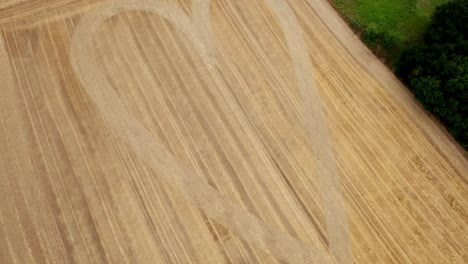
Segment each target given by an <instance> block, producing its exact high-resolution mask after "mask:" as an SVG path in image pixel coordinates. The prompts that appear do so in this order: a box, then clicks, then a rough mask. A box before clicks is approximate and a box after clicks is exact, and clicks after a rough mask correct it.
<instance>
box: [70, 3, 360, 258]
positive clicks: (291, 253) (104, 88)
mask: <svg viewBox="0 0 468 264" xmlns="http://www.w3.org/2000/svg"><path fill="white" fill-rule="evenodd" d="M266 2H267V4H268V5H269V7H270V8H271V10H272V11H273V13H274V14H275V15H276V16H277V17H278V21H279V23H280V25H281V27H282V29H283V31H284V34H285V37H286V39H287V44H288V48H289V53H290V55H291V58H292V61H293V64H294V67H295V68H294V70H295V72H296V77H297V80H298V86H299V88H300V91H301V93H302V98H303V100H304V111H305V112H304V116H305V120H304V122H305V123H306V127H307V130H308V134H309V139H310V142H311V143H312V147H313V149H314V155H315V158H316V164H317V174H318V179H319V186H320V192H321V197H322V201H323V208H324V212H325V220H326V225H327V237H328V241H329V245H328V246H329V248H330V252H331V256H330V255H329V254H328V253H327V252H323V251H320V250H317V249H314V248H312V247H311V246H309V245H307V244H305V243H303V242H302V241H300V240H298V239H296V238H294V237H292V236H290V235H289V234H286V233H284V232H281V231H279V230H278V229H275V228H274V227H271V226H268V225H267V224H265V223H264V222H262V221H261V220H260V219H258V218H257V217H256V216H254V215H253V214H252V213H250V212H248V211H247V210H245V209H243V208H242V207H241V206H240V205H237V204H235V203H233V202H232V201H231V200H229V199H228V198H226V197H224V196H223V195H221V194H220V193H219V192H218V191H217V190H216V189H214V188H213V187H211V186H210V185H208V184H207V183H205V182H204V181H203V180H202V179H199V178H197V177H194V176H193V174H191V173H190V172H189V171H188V170H187V169H186V168H184V167H183V166H182V165H181V164H180V163H179V162H178V161H177V160H176V158H175V157H174V156H173V155H172V153H171V152H170V151H169V150H168V149H167V148H166V147H165V146H164V144H162V143H160V142H158V139H157V138H155V137H154V136H153V135H152V134H151V133H150V132H149V131H148V130H147V129H146V128H145V127H144V126H143V125H142V124H141V123H140V122H139V121H138V120H137V119H136V118H135V117H134V116H133V115H132V114H130V113H129V111H127V110H126V106H125V104H124V103H123V101H122V100H121V99H120V97H119V96H118V95H117V93H116V92H115V90H114V89H113V88H112V86H111V84H110V83H109V82H108V81H107V79H106V78H105V77H104V75H103V74H102V73H100V72H99V67H98V65H97V63H96V61H95V60H93V54H92V52H91V51H92V40H93V37H94V34H95V33H96V31H97V29H98V28H99V26H100V25H101V24H102V23H103V22H104V21H105V20H106V19H108V18H110V17H112V16H114V15H116V14H119V13H120V12H123V11H128V10H137V11H138V10H139V11H149V12H152V13H156V14H158V15H160V16H161V17H163V18H165V19H167V20H168V21H170V22H171V23H173V24H174V25H175V26H176V27H177V28H178V29H179V30H181V31H182V32H184V33H185V34H186V36H187V38H189V39H190V40H191V41H192V43H193V44H194V46H195V47H196V48H197V49H198V51H199V52H200V55H201V58H202V59H203V61H204V63H205V65H206V67H207V69H208V72H209V73H210V74H211V76H212V77H213V80H214V81H215V83H217V84H219V85H218V86H219V89H220V92H221V93H222V94H223V95H224V96H225V97H232V94H230V92H229V91H228V90H225V89H224V88H222V87H223V85H221V83H222V80H221V78H220V76H219V75H218V72H217V71H216V70H215V69H214V68H215V67H214V66H215V65H216V58H215V54H214V50H215V42H214V39H213V33H212V32H211V27H210V19H209V4H210V1H209V0H194V1H193V6H192V16H193V19H190V18H189V17H188V16H187V15H186V13H184V12H183V11H182V10H181V9H179V8H178V7H177V6H176V5H173V4H166V3H163V2H159V1H149V0H140V1H137V0H132V1H125V0H117V1H110V2H109V3H107V4H106V5H104V6H101V7H100V8H98V9H95V10H93V11H91V12H90V13H88V14H87V15H86V16H85V17H83V18H82V19H81V21H80V23H79V25H78V27H77V29H76V31H75V33H74V35H73V39H72V46H71V62H72V65H73V68H74V71H75V73H76V75H77V77H78V79H79V80H80V81H81V83H82V86H83V87H84V88H85V90H86V91H87V92H88V94H89V95H90V96H91V97H92V99H93V100H94V102H95V103H96V105H97V107H98V109H99V111H100V113H101V114H102V115H103V117H104V118H105V120H106V121H107V123H108V124H109V125H110V127H111V128H112V129H113V131H114V132H115V133H116V134H117V135H118V136H120V137H121V138H122V139H123V140H124V141H125V142H126V143H127V144H128V145H129V146H130V147H131V149H132V150H133V151H134V152H135V154H136V155H137V156H138V157H139V158H140V159H141V160H143V161H145V162H146V163H147V165H148V166H150V167H151V168H152V169H153V170H154V171H155V172H157V174H158V175H159V176H160V177H161V179H162V180H163V182H164V183H166V184H168V185H170V186H171V187H173V188H174V189H175V190H176V191H178V192H180V193H181V194H182V195H183V196H184V197H185V198H186V199H187V200H188V201H190V202H191V203H192V204H194V205H195V206H196V207H198V208H199V209H201V210H202V211H203V212H204V213H205V214H206V215H207V216H209V217H210V218H212V219H214V220H215V221H217V222H218V223H220V224H222V225H223V226H225V227H226V228H228V229H229V230H231V231H232V232H233V233H234V234H235V235H237V236H239V237H241V238H243V239H245V240H246V241H248V242H249V243H252V244H253V245H255V246H256V247H258V248H259V249H262V250H264V251H266V252H268V253H270V254H272V255H274V256H276V257H277V258H278V259H280V260H283V261H286V262H289V263H311V262H315V261H316V262H319V263H325V262H330V261H331V257H334V258H336V259H338V260H339V262H340V263H349V262H351V261H352V255H351V245H350V241H349V234H348V228H347V216H346V213H345V210H344V208H343V206H342V198H341V194H340V189H339V178H338V176H337V169H336V161H335V159H334V155H333V151H332V147H331V144H330V139H329V136H328V130H327V125H326V121H325V118H324V114H323V109H322V106H321V102H320V100H319V94H318V91H317V89H316V87H315V86H316V85H315V81H314V79H313V76H312V73H311V72H310V69H311V65H310V62H309V60H308V54H307V52H306V49H305V43H304V40H303V38H302V32H301V29H300V27H299V24H298V22H297V21H296V18H295V16H294V14H293V11H292V10H291V9H290V8H289V6H288V5H287V4H286V3H285V2H284V0H267V1H266ZM230 101H231V102H235V100H230ZM231 107H232V108H236V107H237V108H238V107H239V106H238V105H235V104H234V105H232V106H231ZM238 112H239V113H242V111H238ZM244 118H245V117H244Z"/></svg>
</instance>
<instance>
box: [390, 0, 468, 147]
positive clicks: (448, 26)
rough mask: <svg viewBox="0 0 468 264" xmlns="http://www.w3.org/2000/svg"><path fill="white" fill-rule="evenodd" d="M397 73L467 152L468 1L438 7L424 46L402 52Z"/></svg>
mask: <svg viewBox="0 0 468 264" xmlns="http://www.w3.org/2000/svg"><path fill="white" fill-rule="evenodd" d="M395 69H396V71H397V74H398V75H399V76H400V78H401V79H402V80H403V81H404V82H405V83H406V84H407V85H408V86H409V87H410V89H411V90H412V91H413V93H414V95H415V97H416V99H418V100H419V101H420V102H421V103H422V104H423V105H424V107H425V108H426V109H427V110H429V111H430V112H432V113H433V114H434V115H435V116H436V117H438V118H439V119H440V120H441V122H442V123H444V125H445V126H446V127H447V129H448V131H449V132H450V133H452V135H453V136H454V137H455V138H456V139H457V140H459V142H460V143H461V145H462V146H463V147H464V148H465V149H468V1H466V0H454V1H451V2H448V3H447V4H445V5H442V6H440V7H438V8H437V10H436V11H435V13H434V15H433V17H432V21H431V23H430V25H429V27H428V29H427V31H426V33H425V35H424V43H422V44H421V45H418V46H415V47H413V48H410V49H408V50H406V51H404V52H402V54H401V56H400V57H399V59H398V60H397V62H396V64H395Z"/></svg>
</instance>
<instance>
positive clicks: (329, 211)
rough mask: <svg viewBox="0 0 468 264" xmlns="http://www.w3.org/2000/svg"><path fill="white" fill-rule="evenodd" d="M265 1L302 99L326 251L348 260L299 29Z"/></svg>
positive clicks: (323, 126)
mask: <svg viewBox="0 0 468 264" xmlns="http://www.w3.org/2000/svg"><path fill="white" fill-rule="evenodd" d="M266 2H267V3H268V5H269V6H270V8H271V10H272V11H273V12H274V13H275V14H276V16H277V17H279V18H281V19H279V20H278V22H279V24H280V26H281V27H282V29H283V32H284V36H285V38H286V41H287V44H288V49H289V53H290V56H291V58H292V61H293V63H294V67H295V71H296V78H297V81H298V85H299V88H300V91H301V94H302V99H303V100H304V106H303V107H304V122H305V125H306V128H307V133H308V135H309V140H310V142H311V144H312V149H313V153H314V158H315V163H316V166H317V173H318V180H319V187H320V195H321V198H322V202H323V204H324V206H323V208H324V214H325V222H326V225H327V226H326V228H327V229H326V230H327V236H328V241H329V247H330V251H331V253H332V255H333V256H335V257H336V258H337V259H338V260H339V263H352V262H353V255H352V249H351V240H350V236H349V229H348V214H347V212H346V209H345V206H344V205H345V204H344V200H343V198H342V195H341V188H340V187H341V182H340V177H339V175H338V169H337V163H336V159H335V155H334V152H333V151H334V150H333V147H332V145H331V140H330V136H329V131H328V125H327V121H326V118H325V113H324V109H323V106H322V103H321V100H320V94H319V92H318V89H317V83H316V81H315V78H314V76H313V72H312V70H313V67H312V64H311V63H310V60H309V53H308V51H307V49H306V45H305V41H304V37H303V36H302V29H301V27H300V25H299V23H298V21H297V19H296V16H295V15H294V12H293V11H292V10H291V8H290V7H289V5H288V4H287V3H286V2H285V1H284V0H267V1H266Z"/></svg>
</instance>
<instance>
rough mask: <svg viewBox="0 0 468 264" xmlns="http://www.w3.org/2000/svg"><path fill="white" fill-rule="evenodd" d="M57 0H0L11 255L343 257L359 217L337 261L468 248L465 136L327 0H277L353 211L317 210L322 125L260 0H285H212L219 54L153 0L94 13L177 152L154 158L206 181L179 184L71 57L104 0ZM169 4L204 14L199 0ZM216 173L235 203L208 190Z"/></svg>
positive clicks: (116, 61)
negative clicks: (130, 138)
mask: <svg viewBox="0 0 468 264" xmlns="http://www.w3.org/2000/svg"><path fill="white" fill-rule="evenodd" d="M154 1H155V2H161V1H159V0H154ZM165 1H166V2H170V1H169V0H165ZM52 2H53V3H51V1H45V0H35V1H34V0H30V1H21V0H18V1H11V0H7V1H3V2H1V3H0V33H1V35H0V37H1V40H0V43H3V44H1V45H0V124H1V125H0V263H19V264H22V263H281V262H286V261H290V262H294V261H295V260H297V259H301V258H300V257H298V258H296V257H295V256H296V255H295V254H296V253H297V250H299V249H300V250H304V251H307V250H308V249H311V250H312V249H313V250H317V252H320V254H323V255H324V256H326V257H325V259H329V258H331V259H332V261H337V259H340V257H339V256H333V254H335V251H334V250H331V249H330V248H332V247H333V245H331V244H333V243H334V242H331V241H334V239H333V238H330V237H329V236H328V234H329V233H330V225H331V224H335V225H336V223H340V225H344V226H348V229H349V234H346V233H339V234H337V237H338V238H337V239H335V240H337V241H338V240H339V241H341V242H342V243H341V244H340V246H339V248H338V249H337V251H336V252H341V253H339V254H342V255H341V256H347V255H346V253H343V252H345V250H344V249H343V248H342V247H343V246H345V245H346V243H348V242H349V244H350V247H351V249H352V252H351V254H350V255H349V259H346V260H343V259H342V260H341V262H342V263H352V262H354V263H467V262H468V250H467V248H468V238H467V235H468V232H467V231H468V224H467V222H468V188H467V179H468V158H467V154H466V152H464V151H463V150H462V149H461V148H460V147H459V146H458V145H457V144H456V143H455V142H454V140H453V139H452V138H451V137H450V135H449V134H448V133H447V132H446V131H445V130H444V129H443V128H442V127H441V126H440V125H439V124H438V123H437V122H436V121H435V120H434V119H433V118H432V117H430V116H429V115H428V114H427V113H426V112H425V111H424V110H423V109H422V108H421V106H420V105H419V104H418V103H417V102H416V101H415V100H414V99H413V98H412V96H411V95H410V94H409V92H408V91H407V89H406V88H405V87H404V86H403V85H402V84H401V83H399V82H398V81H397V80H396V78H395V77H394V76H393V75H392V73H391V72H390V71H389V70H388V69H386V68H385V67H384V66H383V65H382V64H381V63H380V62H379V61H378V60H377V59H376V58H375V57H373V56H372V54H371V53H370V51H368V50H367V49H366V48H365V47H364V46H363V44H362V43H361V42H360V41H359V40H358V39H357V37H355V36H354V35H353V34H352V32H351V31H350V30H349V28H348V27H347V26H346V25H345V24H344V22H343V21H342V20H341V18H340V17H339V16H338V15H337V14H336V13H335V12H334V11H333V9H332V8H331V7H330V6H329V4H328V2H327V1H326V0H286V1H285V2H286V3H287V5H288V6H289V8H291V9H292V11H293V12H294V17H295V19H297V21H298V23H299V25H300V28H301V29H302V32H303V39H304V41H305V46H304V47H305V48H306V49H307V50H308V54H307V53H304V54H300V55H301V56H302V59H305V60H306V61H308V60H310V63H311V65H309V66H310V67H308V68H307V69H303V70H304V71H303V72H302V74H304V72H309V73H310V76H314V77H315V79H316V83H317V86H316V88H317V89H318V92H319V93H320V96H321V101H320V100H319V98H313V99H314V101H313V103H314V104H323V108H324V110H325V121H326V124H327V126H328V130H329V131H330V135H329V137H330V142H331V146H332V148H333V149H334V153H335V157H336V162H337V168H338V175H337V177H338V178H337V179H338V181H339V183H340V185H341V187H339V188H338V189H340V190H341V191H339V193H341V195H342V196H343V198H344V201H345V203H344V204H341V203H340V204H338V205H337V206H341V207H342V209H343V212H347V217H346V218H343V219H342V220H343V221H341V219H340V220H339V221H332V220H330V219H329V218H327V217H325V212H327V208H329V207H328V206H330V204H329V202H327V201H324V198H323V197H327V196H326V195H327V193H326V192H327V191H328V189H326V188H325V189H324V188H323V186H322V185H321V184H320V182H321V181H320V180H319V176H318V172H317V171H318V170H317V166H316V165H317V162H315V161H314V160H315V158H314V156H315V155H313V153H314V150H315V149H314V148H313V147H312V146H313V144H311V142H313V140H312V139H311V138H310V137H311V135H313V134H314V133H313V132H314V131H313V124H314V122H315V123H316V124H317V130H319V128H323V127H319V124H320V122H319V121H320V120H319V118H318V117H315V119H314V118H313V117H312V116H308V115H307V114H304V113H307V111H306V110H305V108H304V101H307V100H304V94H303V93H301V88H300V86H299V83H298V80H299V79H300V78H301V77H298V76H300V74H297V73H298V71H297V69H296V68H295V64H294V62H293V59H292V57H294V56H292V57H291V55H292V54H291V49H290V45H291V44H294V43H288V37H287V34H286V33H287V32H284V31H283V29H282V26H281V21H279V19H280V18H279V17H278V16H277V15H275V13H274V11H273V10H272V8H271V6H270V5H269V4H268V3H267V2H282V1H279V0H275V1H273V0H269V1H260V0H212V1H211V3H210V6H209V7H210V11H209V16H205V17H204V18H205V19H206V18H209V20H207V21H208V22H209V24H211V28H212V31H211V32H208V31H205V29H206V28H205V29H199V30H200V32H201V33H200V35H201V36H204V35H203V34H205V33H206V34H212V40H213V43H209V41H206V42H207V43H205V44H204V45H207V46H210V45H211V46H213V47H212V49H210V50H211V51H212V53H210V56H212V57H210V61H212V64H211V65H207V63H206V60H203V59H202V57H203V56H207V55H206V54H201V52H200V50H199V49H198V48H197V47H195V46H196V45H195V43H194V42H193V41H191V40H190V39H189V37H188V36H187V34H186V32H183V31H182V30H180V29H179V28H177V27H176V25H175V24H174V23H173V21H168V20H166V19H165V18H163V17H162V16H160V15H158V14H155V13H150V12H147V11H127V12H122V13H119V14H117V15H115V16H112V17H111V18H109V19H107V20H106V21H105V22H103V23H102V25H100V26H99V28H98V29H97V32H96V34H95V35H94V38H93V45H92V49H93V54H94V58H93V60H95V61H96V63H97V65H98V68H99V69H97V70H99V71H100V72H101V73H102V74H103V75H104V76H105V79H106V82H108V83H109V84H110V85H111V87H112V88H113V89H114V90H115V91H116V92H117V94H118V95H119V96H120V98H121V99H122V101H123V102H124V104H125V107H127V108H128V109H129V110H128V111H130V112H131V113H132V114H133V116H134V117H135V118H136V119H137V120H139V121H140V122H141V124H142V125H143V126H144V127H145V128H146V129H147V130H148V131H149V132H150V133H151V135H152V136H153V137H154V140H155V141H157V142H161V143H162V145H163V148H161V150H160V151H161V153H163V154H161V153H160V154H159V155H162V156H168V157H169V156H170V157H174V158H175V159H174V160H176V161H177V165H175V167H174V168H172V167H171V168H165V169H167V170H164V169H161V171H162V172H171V171H172V172H174V173H179V172H180V171H183V173H184V177H188V178H186V179H188V180H187V181H185V182H190V181H193V182H196V183H198V182H199V183H200V184H199V185H198V184H193V186H190V184H187V185H184V186H182V187H181V186H179V185H177V184H172V183H171V180H170V176H171V175H170V173H169V174H165V175H160V172H159V170H158V169H157V168H156V167H155V166H156V165H155V164H152V165H150V164H148V162H149V161H151V158H148V159H145V158H142V157H141V156H139V155H140V154H139V153H143V152H139V151H137V150H136V149H135V146H133V145H132V144H129V143H128V142H127V141H126V139H125V137H122V134H125V133H126V132H122V131H118V129H117V130H116V128H115V125H112V121H109V119H108V118H107V117H106V116H105V115H103V112H102V110H100V109H99V106H98V105H97V102H98V101H96V100H95V98H92V95H91V94H90V93H89V88H88V89H86V88H85V87H83V80H81V79H80V78H78V76H77V73H76V72H75V70H74V69H75V68H74V67H73V66H76V65H72V61H71V54H70V47H71V42H72V38H73V34H74V32H75V30H76V28H77V26H78V25H79V22H80V20H81V19H83V17H85V16H86V15H88V14H90V13H92V12H93V10H96V9H99V8H101V7H103V6H104V7H105V6H107V5H109V2H111V1H105V0H102V1H91V0H89V1H87V0H76V1H72V0H60V1H52ZM120 2H121V1H120ZM162 2H164V1H162ZM172 4H175V5H177V8H180V11H181V12H182V11H183V12H185V13H186V14H187V17H189V18H191V19H192V17H194V14H192V8H191V4H192V3H191V1H190V0H177V1H176V0H174V1H172ZM202 20H203V16H202ZM205 22H206V21H205ZM201 24H202V23H201ZM207 32H208V33H207ZM202 39H205V38H202ZM206 39H208V38H206ZM206 39H205V40H206ZM289 40H290V39H289ZM2 46H3V47H2ZM84 55H85V54H83V56H84ZM296 55H297V54H296ZM301 56H299V57H301ZM89 69H90V70H93V71H94V70H96V69H94V68H92V67H91V66H89ZM98 84H99V82H97V81H96V85H95V87H93V88H92V89H99V88H100V87H101V86H99V85H98ZM310 88H313V87H310ZM104 99H105V98H104ZM307 122H311V123H307ZM306 124H312V126H311V127H312V129H311V130H312V131H308V130H307V128H306V127H307V125H306ZM129 127H131V125H129ZM122 129H127V128H126V127H123V128H122ZM137 134H138V133H137ZM150 141H151V138H150V140H149V141H146V143H147V144H148V149H151V150H152V151H156V152H157V151H158V150H157V149H154V148H151V147H150V146H153V145H152V143H151V142H150ZM323 144H326V142H323ZM143 148H145V146H144V144H142V146H141V149H143ZM154 156H158V154H157V153H154ZM318 156H319V157H320V154H319V155H318ZM168 159H169V158H168ZM169 160H170V159H169ZM171 162H172V160H171ZM171 162H168V163H167V164H169V163H170V164H172V163H171ZM161 164H163V163H161ZM176 167H177V168H176ZM179 167H180V168H184V169H183V170H182V169H179ZM180 173H182V172H180ZM168 177H169V178H168ZM177 177H178V176H177ZM177 177H176V176H174V178H177ZM190 177H192V178H190ZM322 177H323V176H322ZM168 179H169V180H168ZM175 181H176V180H175ZM207 186H208V187H207ZM192 187H193V189H191V188H192ZM204 187H207V188H205V189H206V190H214V191H216V195H218V196H219V197H222V199H226V201H228V202H227V203H226V207H225V208H230V210H224V209H225V208H224V207H221V208H218V207H216V208H213V210H211V209H210V208H208V207H209V206H208V207H207V204H206V203H208V205H209V202H210V201H209V200H206V201H205V200H203V198H204V197H213V196H210V195H211V194H206V196H204V195H205V194H204V193H203V192H201V193H200V192H198V193H197V191H198V190H200V188H201V189H203V188H204ZM207 193H208V191H207ZM218 196H216V197H218ZM333 197H334V196H333ZM191 198H194V199H191ZM197 199H199V200H197ZM217 201H221V200H216V201H213V207H215V205H218V203H217ZM223 201H224V200H223ZM231 203H232V204H231ZM325 207H327V208H325ZM341 207H340V208H341ZM223 208H224V209H223ZM231 209H236V210H237V211H236V210H231ZM238 209H239V210H238ZM216 210H218V211H216ZM338 211H339V210H338ZM338 211H335V213H337V212H338ZM216 212H218V213H216ZM219 212H222V213H219ZM242 215H245V219H243V218H242V217H241V218H239V217H240V216H242ZM332 215H333V214H332ZM336 215H340V214H339V213H337V214H336ZM230 219H234V220H233V221H232V222H230V221H229V220H230ZM236 219H237V220H236ZM236 221H237V222H236ZM252 223H258V225H250V224H252ZM243 224H246V226H240V225H243ZM327 224H328V229H327ZM264 227H265V229H262V228H264ZM266 227H268V228H266ZM334 228H335V227H334V226H332V228H331V229H333V230H335V229H334ZM341 229H344V230H346V228H343V227H341V228H340V227H336V230H341ZM265 230H266V231H265ZM267 231H268V232H267ZM340 234H341V235H340ZM346 237H348V240H347V239H346ZM345 242H346V243H345ZM337 247H338V246H337ZM274 249H278V250H277V251H276V250H274ZM289 251H290V252H291V257H290V258H289V257H288V256H287V255H286V256H285V254H284V253H283V252H289ZM314 252H315V251H314ZM297 254H299V253H297ZM301 254H302V253H301ZM304 254H305V253H304ZM311 255H312V253H311ZM301 256H302V255H301ZM337 262H338V261H337Z"/></svg>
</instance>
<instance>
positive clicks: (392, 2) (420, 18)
mask: <svg viewBox="0 0 468 264" xmlns="http://www.w3.org/2000/svg"><path fill="white" fill-rule="evenodd" d="M447 1H448V0H333V3H334V4H335V7H336V8H337V9H338V10H339V11H340V13H341V14H343V16H344V17H345V18H346V19H347V20H348V22H349V23H350V25H351V26H352V27H353V28H354V29H355V30H356V31H357V33H359V34H360V35H361V39H362V40H363V41H364V42H365V43H366V44H367V45H368V46H369V47H370V48H371V49H372V50H373V52H374V53H375V54H376V55H378V56H379V57H380V58H382V59H383V60H385V61H386V62H387V63H388V64H389V65H392V64H393V63H394V62H395V60H396V58H397V57H398V56H399V54H400V53H401V51H402V50H403V49H405V48H406V47H408V46H413V45H416V44H417V43H418V42H420V41H421V40H422V36H423V34H424V30H425V28H426V27H427V25H428V24H429V22H430V16H431V14H432V13H433V12H434V10H435V8H436V7H437V6H439V5H441V4H444V3H446V2H447Z"/></svg>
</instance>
